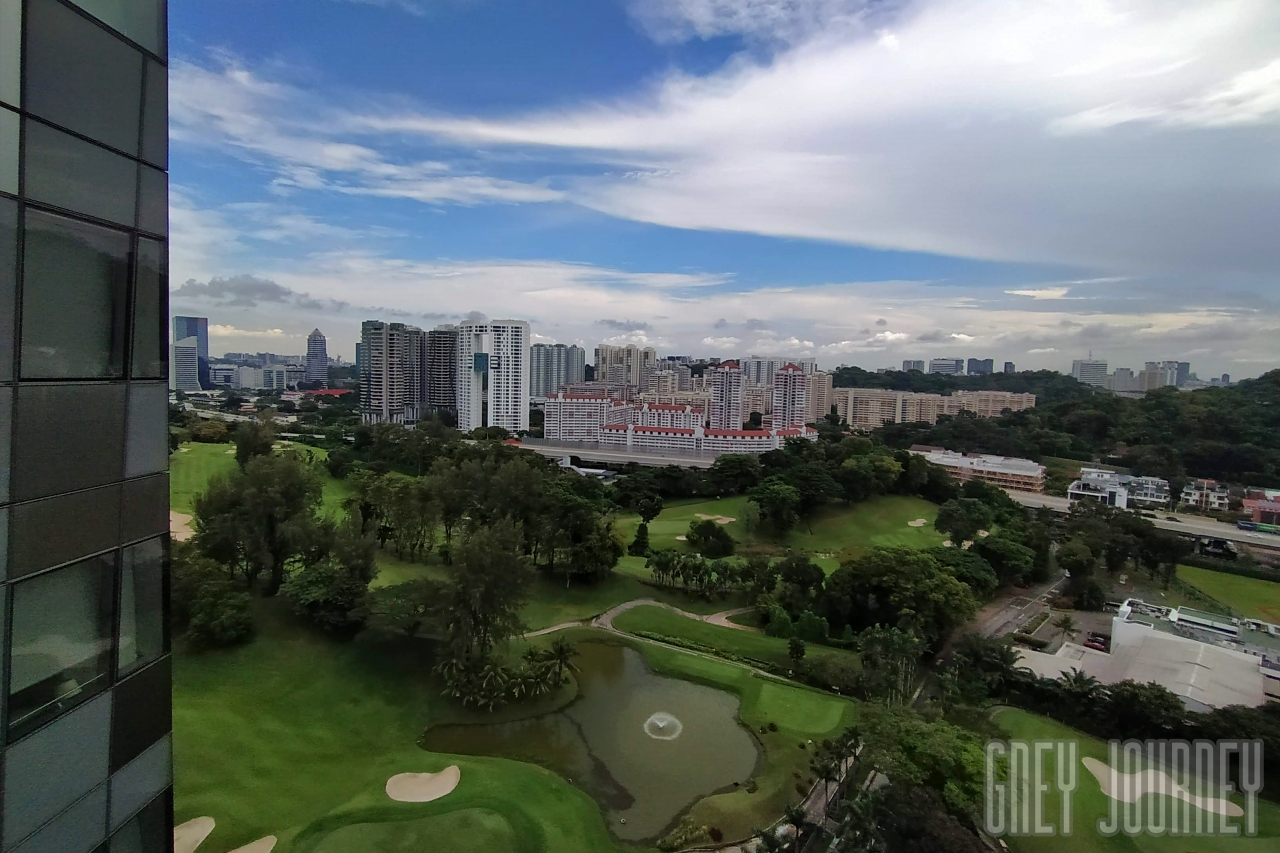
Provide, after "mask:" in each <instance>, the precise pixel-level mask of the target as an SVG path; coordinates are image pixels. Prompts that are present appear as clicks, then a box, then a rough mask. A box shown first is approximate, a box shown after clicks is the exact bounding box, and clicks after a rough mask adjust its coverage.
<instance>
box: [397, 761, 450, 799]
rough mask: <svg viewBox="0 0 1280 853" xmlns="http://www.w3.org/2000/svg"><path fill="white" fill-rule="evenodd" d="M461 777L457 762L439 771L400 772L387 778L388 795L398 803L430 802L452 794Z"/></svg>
mask: <svg viewBox="0 0 1280 853" xmlns="http://www.w3.org/2000/svg"><path fill="white" fill-rule="evenodd" d="M461 778H462V771H461V770H459V769H458V765H456V764H451V765H449V766H448V767H446V768H445V769H443V770H441V771H440V772H439V773H398V774H396V775H395V776H392V777H391V778H390V779H388V780H387V796H388V797H390V798H391V799H393V800H395V801H396V802H397V803H429V802H431V801H433V800H438V799H440V798H441V797H445V796H448V795H449V794H452V793H453V789H454V788H456V787H458V782H459V780H460V779H461Z"/></svg>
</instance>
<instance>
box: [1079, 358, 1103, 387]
mask: <svg viewBox="0 0 1280 853" xmlns="http://www.w3.org/2000/svg"><path fill="white" fill-rule="evenodd" d="M1071 375H1072V376H1074V377H1075V378H1076V381H1077V382H1079V383H1081V384H1082V385H1095V386H1097V387H1099V388H1105V387H1106V385H1107V363H1106V362H1105V361H1095V360H1093V359H1091V358H1077V359H1076V360H1075V361H1073V362H1071Z"/></svg>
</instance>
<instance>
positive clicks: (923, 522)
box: [907, 518, 929, 527]
mask: <svg viewBox="0 0 1280 853" xmlns="http://www.w3.org/2000/svg"><path fill="white" fill-rule="evenodd" d="M928 523H929V522H928V521H926V520H925V519H923V518H917V519H916V520H915V521H908V522H907V527H924V526H925V525H926V524H928Z"/></svg>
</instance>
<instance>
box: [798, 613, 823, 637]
mask: <svg viewBox="0 0 1280 853" xmlns="http://www.w3.org/2000/svg"><path fill="white" fill-rule="evenodd" d="M795 630H796V636H797V637H799V638H800V639H802V640H807V641H808V642H810V643H825V642H826V641H827V637H828V635H829V634H830V632H831V628H830V626H829V625H828V624H827V620H826V619H825V618H823V617H822V616H819V615H818V614H816V613H814V612H813V611H812V610H806V611H804V612H803V613H801V614H800V618H799V619H797V620H796V629H795Z"/></svg>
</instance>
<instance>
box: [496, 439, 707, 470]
mask: <svg viewBox="0 0 1280 853" xmlns="http://www.w3.org/2000/svg"><path fill="white" fill-rule="evenodd" d="M520 447H521V448H522V449H524V450H532V451H533V452H534V453H537V454H538V455H540V456H549V457H551V458H552V459H563V458H565V457H566V456H576V457H578V458H579V459H581V460H582V461H583V462H584V463H590V462H594V463H597V464H601V465H626V464H629V463H635V464H636V465H645V466H651V467H655V468H662V467H664V466H667V465H679V466H680V467H681V468H710V467H711V463H713V462H715V461H716V457H715V455H713V454H707V455H702V454H697V453H679V452H676V451H671V452H661V451H653V450H636V449H634V448H631V449H628V448H625V447H600V446H599V445H596V444H593V443H590V442H580V443H579V442H572V441H568V442H546V441H538V440H530V439H522V440H521V442H520Z"/></svg>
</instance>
